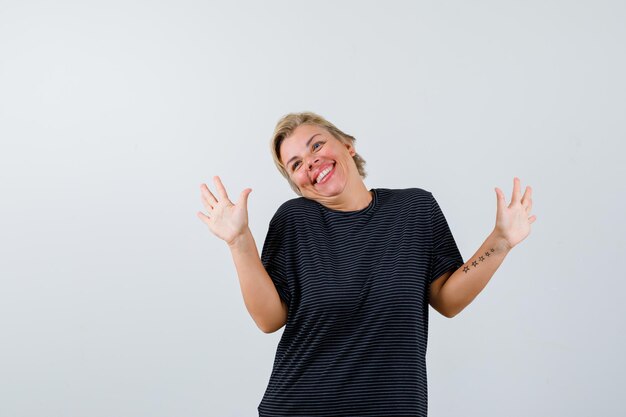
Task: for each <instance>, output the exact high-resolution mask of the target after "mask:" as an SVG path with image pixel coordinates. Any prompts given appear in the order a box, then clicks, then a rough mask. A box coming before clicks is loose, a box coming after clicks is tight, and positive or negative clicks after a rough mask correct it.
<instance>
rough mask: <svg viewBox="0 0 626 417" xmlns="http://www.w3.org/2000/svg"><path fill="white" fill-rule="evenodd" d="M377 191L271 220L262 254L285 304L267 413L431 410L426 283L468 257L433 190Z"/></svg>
mask: <svg viewBox="0 0 626 417" xmlns="http://www.w3.org/2000/svg"><path fill="white" fill-rule="evenodd" d="M371 191H372V192H373V198H372V201H371V203H370V204H369V205H368V206H367V207H365V208H363V209H361V210H357V211H347V212H346V211H337V210H331V209H329V208H327V207H325V206H324V205H322V204H320V203H318V202H316V201H314V200H309V199H307V198H304V197H299V198H294V199H291V200H289V201H287V202H285V203H283V204H282V205H281V206H280V207H279V209H278V210H277V211H276V214H275V215H274V217H273V218H272V220H271V221H270V225H269V230H268V232H267V236H266V238H265V242H264V244H263V251H262V255H261V261H262V263H263V265H264V266H265V268H266V270H267V272H268V274H269V275H270V277H271V278H272V281H273V282H274V284H275V286H276V289H277V291H278V294H279V295H280V297H281V299H282V300H284V301H285V303H286V304H287V305H288V307H289V312H288V316H287V323H286V325H285V328H284V331H283V334H282V337H281V339H280V342H279V343H278V347H277V350H276V356H275V359H274V366H273V369H272V373H271V376H270V380H269V383H268V386H267V390H266V391H265V394H264V396H263V399H262V400H261V403H260V404H259V406H258V411H259V416H260V417H282V416H284V417H304V416H307V417H308V416H328V417H341V416H350V417H367V416H372V417H373V416H376V417H382V416H384V417H399V416H426V415H427V406H428V397H427V380H426V344H427V340H428V291H429V286H430V283H431V282H432V281H434V280H435V279H436V278H438V277H439V276H441V275H442V274H443V273H445V272H447V271H449V270H451V269H458V268H460V267H461V266H462V265H463V263H464V262H463V258H462V257H461V254H460V252H459V249H458V247H457V245H456V243H455V241H454V238H453V236H452V233H451V232H450V229H449V227H448V224H447V222H446V219H445V217H444V215H443V213H442V211H441V209H440V208H439V205H438V204H437V201H436V200H435V198H434V197H433V196H432V194H431V193H430V192H428V191H425V190H423V189H420V188H408V189H402V190H392V189H385V188H377V189H372V190H371Z"/></svg>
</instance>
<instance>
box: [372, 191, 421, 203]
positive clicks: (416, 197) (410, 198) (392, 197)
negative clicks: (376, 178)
mask: <svg viewBox="0 0 626 417" xmlns="http://www.w3.org/2000/svg"><path fill="white" fill-rule="evenodd" d="M376 190H377V192H378V193H379V195H380V196H381V198H383V199H385V200H388V201H393V202H398V203H411V204H418V205H421V204H427V203H430V202H431V200H432V199H433V196H432V193H431V192H430V191H427V190H425V189H423V188H418V187H411V188H394V189H390V188H377V189H376Z"/></svg>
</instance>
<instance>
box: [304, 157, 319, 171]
mask: <svg viewBox="0 0 626 417" xmlns="http://www.w3.org/2000/svg"><path fill="white" fill-rule="evenodd" d="M305 161H306V164H305V166H306V167H307V170H309V171H310V170H311V168H313V165H317V163H318V162H319V158H311V159H307V160H305ZM310 161H313V162H310Z"/></svg>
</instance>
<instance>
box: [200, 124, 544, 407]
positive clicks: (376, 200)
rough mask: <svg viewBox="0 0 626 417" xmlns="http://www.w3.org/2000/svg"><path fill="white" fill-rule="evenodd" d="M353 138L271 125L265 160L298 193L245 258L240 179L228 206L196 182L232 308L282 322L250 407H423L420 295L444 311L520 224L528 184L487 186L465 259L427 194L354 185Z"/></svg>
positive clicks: (358, 175)
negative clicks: (261, 391) (489, 209)
mask: <svg viewBox="0 0 626 417" xmlns="http://www.w3.org/2000/svg"><path fill="white" fill-rule="evenodd" d="M354 142H355V138H354V137H352V136H350V135H347V134H345V133H344V132H342V131H341V130H339V129H338V128H337V127H335V126H334V125H333V124H332V123H330V122H328V121H327V120H325V119H324V118H323V117H321V116H319V115H316V114H314V113H309V112H306V113H293V114H288V115H286V116H284V117H283V118H282V119H281V120H280V121H279V122H278V124H277V126H276V129H275V131H274V135H273V137H272V141H271V150H272V155H273V158H274V162H275V163H276V166H277V167H278V169H279V171H280V172H281V174H282V175H283V176H284V177H285V178H286V179H287V181H288V182H289V184H290V186H291V187H292V188H293V190H294V191H295V192H296V193H297V194H298V195H299V196H300V197H298V198H294V199H291V200H289V201H287V202H285V203H283V204H282V205H281V206H280V207H279V209H278V210H277V211H276V213H275V215H274V217H273V218H272V220H271V221H270V225H269V230H268V233H267V236H266V239H265V243H264V245H263V251H262V256H261V257H259V254H258V251H257V248H256V244H255V242H254V239H253V237H252V234H251V233H250V229H249V228H248V220H247V219H248V215H247V199H248V196H249V194H250V192H251V189H249V188H248V189H245V190H244V191H243V192H242V193H241V195H240V197H239V200H238V201H237V203H236V204H233V203H232V202H231V201H230V200H229V198H228V195H227V193H226V190H225V189H224V186H223V185H222V183H221V181H220V179H219V177H214V180H215V186H216V189H217V194H218V197H217V198H216V197H215V196H214V195H213V193H211V191H209V189H208V188H207V187H206V185H205V184H202V185H201V189H202V201H203V203H204V206H205V208H206V210H207V212H208V215H205V214H203V213H200V212H199V213H198V216H199V218H200V219H201V220H203V221H204V222H205V223H206V224H207V225H208V226H209V229H210V230H211V231H212V232H213V233H214V234H215V235H216V236H218V237H219V238H221V239H223V240H224V241H226V242H227V244H228V245H229V247H230V249H231V254H232V256H233V260H234V262H235V265H236V268H237V274H238V276H239V281H240V285H241V289H242V293H243V297H244V300H245V304H246V308H247V309H248V311H249V313H250V315H251V316H252V318H253V319H254V321H255V322H256V324H257V326H258V327H259V328H260V329H261V330H262V331H264V332H266V333H271V332H274V331H276V330H278V329H280V328H281V327H282V326H283V325H286V327H285V330H284V332H283V335H282V338H281V340H280V342H279V344H278V348H277V351H276V357H275V360H274V367H273V370H272V374H271V376H270V381H269V384H268V387H267V390H266V392H265V395H264V396H263V399H262V401H261V403H260V404H259V407H258V411H259V415H260V416H289V417H297V416H312V415H316V416H333V417H337V416H361V417H363V416H386V417H393V416H409V415H410V416H426V415H427V380H426V362H425V359H426V345H427V339H428V304H430V305H431V306H432V307H433V308H434V309H435V310H437V311H438V312H439V313H441V314H442V315H444V316H445V317H450V318H451V317H454V316H455V315H456V314H458V313H459V312H460V311H461V310H463V309H464V308H465V307H466V306H467V305H468V304H469V303H470V302H471V301H472V300H473V299H474V298H475V297H476V295H478V293H479V292H480V291H481V290H482V289H483V288H484V287H485V285H486V284H487V282H488V281H489V279H490V278H491V276H492V275H493V274H494V272H495V271H496V269H497V268H498V267H499V266H500V264H501V263H502V261H503V260H504V257H505V256H506V255H507V254H508V252H509V251H510V250H511V249H512V248H513V247H514V246H516V245H517V244H518V243H519V242H521V241H522V240H523V239H524V238H525V237H526V236H527V235H528V234H529V232H530V225H531V224H532V223H533V222H534V221H535V220H536V216H531V215H530V212H531V208H532V199H531V193H532V191H531V188H530V187H526V191H525V192H524V195H523V196H520V181H519V179H518V178H515V179H514V186H513V195H512V198H511V203H510V204H509V205H508V206H506V205H505V198H504V194H503V192H502V191H501V190H500V189H499V188H497V187H496V188H495V191H496V195H497V215H496V225H495V227H494V229H493V231H492V232H491V233H490V234H489V236H488V237H487V239H486V240H485V242H484V243H483V244H482V246H481V247H480V248H479V249H478V251H477V252H476V253H475V254H474V256H473V257H472V258H471V259H470V260H469V261H468V262H463V259H462V257H461V254H460V253H459V250H458V248H457V245H456V243H455V241H454V238H453V236H452V233H451V232H450V229H449V227H448V224H447V222H446V219H445V217H444V215H443V213H442V211H441V209H440V208H439V206H438V204H437V201H436V200H435V199H434V197H433V196H432V194H431V193H430V192H428V191H425V190H423V189H420V188H409V189H403V190H399V189H386V188H375V189H370V190H368V189H367V187H366V186H365V184H364V183H363V178H364V177H365V176H366V173H365V170H364V164H365V161H364V160H363V159H362V158H361V156H360V155H358V154H357V153H356V149H355V146H354Z"/></svg>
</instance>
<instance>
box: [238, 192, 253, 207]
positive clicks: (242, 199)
mask: <svg viewBox="0 0 626 417" xmlns="http://www.w3.org/2000/svg"><path fill="white" fill-rule="evenodd" d="M251 192H252V188H246V189H245V190H243V191H242V192H241V194H240V195H239V200H238V201H237V205H238V206H241V207H245V208H246V210H247V209H248V196H249V195H250V193H251Z"/></svg>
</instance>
